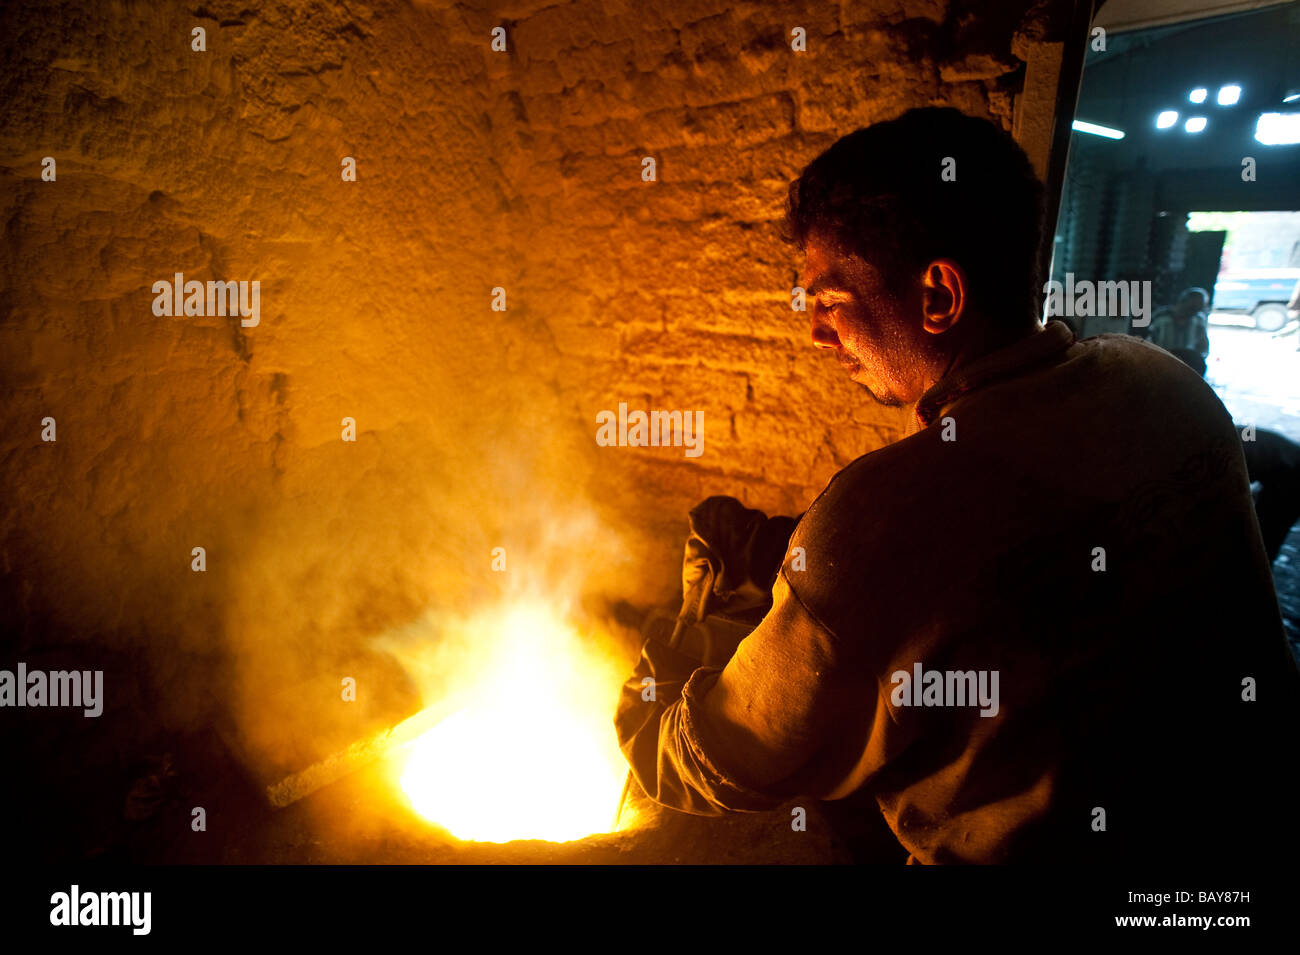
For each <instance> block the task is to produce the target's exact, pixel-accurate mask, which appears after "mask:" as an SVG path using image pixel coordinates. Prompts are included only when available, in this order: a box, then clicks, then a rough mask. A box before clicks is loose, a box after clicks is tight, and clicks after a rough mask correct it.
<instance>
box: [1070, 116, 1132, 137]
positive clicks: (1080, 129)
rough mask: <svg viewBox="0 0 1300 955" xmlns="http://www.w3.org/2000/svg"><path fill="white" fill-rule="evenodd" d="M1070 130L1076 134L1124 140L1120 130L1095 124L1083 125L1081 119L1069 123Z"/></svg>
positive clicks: (1122, 132)
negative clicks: (1089, 134) (1090, 134)
mask: <svg viewBox="0 0 1300 955" xmlns="http://www.w3.org/2000/svg"><path fill="white" fill-rule="evenodd" d="M1070 128H1071V129H1073V130H1074V131H1075V132H1077V133H1092V135H1094V136H1105V137H1106V138H1107V139H1123V138H1124V131H1123V130H1122V129H1112V128H1111V127H1109V126H1100V125H1098V124H1097V123H1085V122H1084V121H1083V120H1081V119H1076V120H1075V121H1074V122H1073V123H1071V124H1070Z"/></svg>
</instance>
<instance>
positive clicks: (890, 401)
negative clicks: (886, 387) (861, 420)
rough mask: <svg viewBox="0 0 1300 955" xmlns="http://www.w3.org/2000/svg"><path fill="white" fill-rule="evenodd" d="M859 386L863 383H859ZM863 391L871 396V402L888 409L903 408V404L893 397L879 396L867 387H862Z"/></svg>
mask: <svg viewBox="0 0 1300 955" xmlns="http://www.w3.org/2000/svg"><path fill="white" fill-rule="evenodd" d="M859 384H861V383H860V382H859ZM862 390H863V391H865V392H866V393H867V394H869V395H870V396H871V400H872V401H874V402H875V403H876V404H878V405H883V406H884V407H886V408H901V407H903V402H902V401H900V400H899V399H897V398H895V397H894V396H893V395H883V396H882V395H878V394H876V393H875V392H874V391H872V390H871V389H870V388H868V387H867V386H866V385H862Z"/></svg>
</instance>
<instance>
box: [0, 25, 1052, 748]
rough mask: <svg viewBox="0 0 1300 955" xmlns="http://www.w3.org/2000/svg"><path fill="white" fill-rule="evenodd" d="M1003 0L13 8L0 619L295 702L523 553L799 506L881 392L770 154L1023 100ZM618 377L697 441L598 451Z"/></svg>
mask: <svg viewBox="0 0 1300 955" xmlns="http://www.w3.org/2000/svg"><path fill="white" fill-rule="evenodd" d="M1028 7H1029V4H1028V2H1026V0H1015V2H1010V3H1005V4H1001V5H998V9H996V10H990V9H988V8H987V5H985V4H983V3H976V2H973V0H967V2H952V3H948V2H944V0H872V2H861V3H858V2H847V0H845V2H839V3H824V2H822V3H801V2H794V3H764V4H758V3H740V4H737V3H732V2H719V0H690V2H680V0H647V2H632V0H626V2H619V0H605V2H595V0H573V2H554V0H537V2H530V0H515V2H489V3H482V4H476V5H474V6H473V8H471V7H470V6H469V5H464V4H453V3H444V2H428V0H417V2H415V3H413V4H412V3H408V2H402V0H375V2H346V3H325V2H276V3H265V4H260V3H259V4H248V3H246V2H244V0H240V2H234V0H205V2H204V3H202V4H199V5H198V6H193V5H188V4H181V3H177V2H155V0H111V2H102V3H100V2H97V3H92V4H84V3H81V2H69V3H24V2H20V0H14V2H9V3H6V4H5V5H4V9H3V13H2V14H0V28H2V29H0V33H2V34H3V36H4V38H5V39H4V62H3V72H2V75H0V99H2V101H3V104H4V106H3V108H4V112H5V122H4V126H3V130H2V131H0V203H2V207H3V219H4V228H5V241H4V250H3V253H2V254H3V270H2V273H0V283H2V284H0V320H2V323H0V373H2V374H3V389H4V422H5V423H4V430H3V435H2V438H0V440H2V441H3V446H0V460H3V475H4V486H5V493H4V497H3V502H2V503H0V509H2V510H3V542H2V543H3V555H2V556H3V567H2V568H0V570H2V573H3V580H2V582H0V605H2V607H3V609H2V610H0V614H2V617H0V619H2V620H3V624H4V627H5V634H6V635H5V643H6V646H7V647H9V648H12V649H11V650H9V651H7V652H6V653H5V656H6V658H9V657H23V658H26V659H27V660H28V661H29V665H33V666H35V665H38V662H37V661H39V660H40V659H42V658H43V655H45V656H48V655H49V654H52V653H55V652H56V651H57V649H58V648H63V651H62V652H66V651H67V648H69V647H72V648H78V647H83V648H90V647H94V648H98V649H99V651H101V652H104V653H108V652H110V651H111V652H112V653H113V654H116V655H118V658H120V660H125V661H126V662H123V663H120V665H121V667H122V668H123V672H124V673H125V674H128V675H130V676H134V677H135V678H136V679H137V682H138V683H139V685H140V692H141V693H144V694H146V696H147V698H149V699H151V700H153V701H154V702H155V703H156V710H157V713H158V714H159V716H160V718H161V720H162V722H163V723H164V724H165V725H167V726H173V727H189V726H193V725H197V724H201V723H203V722H204V721H207V720H210V719H212V718H213V716H214V714H217V713H220V712H222V711H223V710H224V709H228V708H229V701H230V700H231V699H235V700H237V701H240V702H239V703H237V705H236V706H235V707H234V709H235V710H236V711H238V710H240V708H241V707H244V705H245V704H247V705H249V706H251V707H254V708H257V709H258V711H259V712H260V713H262V715H263V716H265V715H266V713H268V712H269V713H272V714H275V713H277V712H278V710H277V707H282V708H284V710H285V718H286V719H288V718H289V716H288V713H289V712H290V711H293V712H301V711H302V710H303V709H304V708H305V709H307V710H309V711H311V710H312V705H311V704H310V703H309V702H307V701H309V700H312V699H322V700H323V699H336V698H337V686H338V675H339V673H341V672H344V673H346V672H356V669H357V668H359V669H360V670H362V671H366V672H371V671H374V672H376V673H382V672H384V671H383V665H382V664H381V663H378V662H375V661H373V660H371V661H369V662H366V659H368V658H366V659H363V658H365V647H366V646H367V645H368V641H369V640H370V638H372V637H373V636H375V635H376V634H380V633H383V632H385V631H386V630H388V629H389V628H394V627H399V626H401V625H403V624H406V623H408V622H409V621H410V620H412V619H414V618H415V617H417V616H418V615H419V614H420V613H421V612H423V611H424V610H426V609H428V608H430V607H439V606H442V607H461V606H465V605H468V604H470V603H472V602H474V601H478V600H482V599H488V598H491V597H492V596H493V595H494V594H496V593H498V592H499V591H500V590H501V589H502V588H504V587H508V586H509V584H508V583H506V582H504V581H503V579H502V578H503V577H507V576H510V575H511V574H519V575H522V576H524V577H532V578H540V579H543V580H545V581H546V582H547V583H548V584H550V585H552V586H555V587H556V588H557V589H566V590H573V589H583V590H588V591H598V592H600V593H601V594H604V595H605V596H608V597H611V598H620V597H621V598H626V599H628V600H631V601H632V602H633V603H637V604H641V605H644V604H648V603H650V602H654V601H659V600H663V599H665V598H669V599H671V596H672V588H673V585H674V581H675V579H676V573H677V566H676V565H677V561H678V557H679V553H680V535H681V533H682V531H683V530H684V515H685V512H686V510H687V509H688V508H689V507H690V506H691V505H692V504H693V503H695V502H696V501H698V500H699V499H701V498H702V497H704V496H707V495H708V494H712V493H733V494H736V495H737V496H739V497H741V498H742V499H743V500H745V501H746V503H748V504H750V505H753V506H759V507H763V508H765V509H768V510H771V511H779V512H787V513H793V512H797V511H799V510H802V509H803V508H804V507H806V506H807V504H808V503H809V502H810V501H811V499H812V497H813V496H815V494H816V493H817V492H818V491H819V490H820V488H821V487H822V486H823V485H824V484H825V482H826V480H827V479H828V478H829V477H830V476H831V475H832V474H833V473H834V472H835V471H836V470H838V469H839V468H840V467H841V466H843V465H844V464H846V463H847V462H849V461H850V460H852V459H853V458H854V457H856V456H858V455H860V454H862V453H864V452H866V451H869V450H872V449H873V448H875V447H878V446H880V445H881V444H883V443H885V442H886V441H888V440H889V439H890V438H891V437H892V436H893V434H894V433H895V430H896V428H897V426H898V425H899V423H900V419H899V417H898V415H897V413H895V412H886V411H884V410H883V409H879V408H876V407H874V406H872V405H871V404H870V403H869V402H868V401H865V400H864V399H863V397H862V395H861V393H860V392H859V391H858V390H857V389H856V388H855V387H854V386H853V385H851V384H850V383H848V382H847V381H845V380H844V379H843V378H842V375H841V373H840V371H839V368H838V365H836V364H835V362H834V361H833V359H828V358H826V357H823V356H821V355H820V354H818V353H815V352H814V350H813V349H812V348H811V347H809V346H808V344H807V339H808V333H807V328H806V323H805V316H804V315H801V314H797V313H794V312H792V311H791V309H790V288H791V286H792V285H794V284H795V277H796V269H797V265H798V258H797V255H796V254H795V253H794V252H793V251H792V250H790V249H788V248H786V247H785V246H783V245H782V244H781V243H780V242H779V241H778V238H777V233H776V226H777V222H778V220H779V217H780V214H781V210H782V204H783V201H784V197H785V191H786V186H787V184H788V182H789V180H790V179H791V178H792V177H793V176H794V175H796V174H797V173H798V171H799V170H800V169H801V168H802V166H803V165H804V164H805V163H806V162H807V161H809V160H810V159H812V158H813V157H814V156H815V155H816V154H817V153H818V152H819V151H820V150H822V149H823V148H825V147H826V146H828V145H829V144H830V143H831V142H833V141H834V139H835V138H836V137H837V136H838V135H839V134H842V133H844V132H847V131H849V130H851V129H853V128H856V127H857V126H860V125H863V124H865V123H868V122H871V121H872V120H875V119H878V118H885V117H887V116H891V115H893V114H896V113H897V112H900V111H901V110H903V109H905V108H907V107H909V106H914V105H926V104H950V105H955V106H958V107H960V108H962V109H964V110H966V111H968V112H972V113H976V114H980V115H987V116H992V117H994V118H996V119H997V120H999V121H1000V122H1001V123H1002V124H1003V125H1004V126H1006V127H1007V128H1010V127H1011V125H1012V117H1013V110H1014V107H1015V96H1016V94H1017V92H1018V91H1019V83H1020V82H1021V79H1022V78H1023V70H1021V69H1020V66H1021V64H1020V61H1018V60H1017V59H1016V58H1015V57H1014V56H1013V55H1012V53H1011V48H1012V37H1013V34H1014V33H1015V32H1016V31H1017V30H1018V29H1025V28H1026V26H1025V25H1026V23H1027V24H1028V28H1030V29H1032V28H1033V26H1034V24H1035V23H1038V22H1040V21H1042V20H1044V19H1045V17H1046V15H1047V14H1048V13H1052V12H1053V11H1059V10H1060V8H1061V7H1062V4H1061V3H1059V2H1058V3H1048V4H1045V5H1040V7H1039V8H1036V9H1035V10H1034V11H1032V12H1029V13H1026V10H1027V8H1028ZM495 26H504V27H505V28H506V32H507V38H508V45H509V50H508V52H506V53H500V52H494V51H492V50H491V48H490V43H491V36H490V32H491V30H492V28H493V27H495ZM796 26H801V27H803V28H804V29H805V30H806V33H807V52H805V53H794V52H792V51H791V49H790V36H791V32H790V31H791V30H792V28H794V27H796ZM195 27H203V28H204V29H205V30H206V51H205V52H195V51H194V50H192V48H191V44H192V34H191V31H192V30H193V28H195ZM47 156H49V157H53V158H54V159H55V160H56V163H57V179H56V180H55V181H53V182H49V181H43V179H42V160H43V158H44V157H47ZM348 156H350V157H354V158H355V159H356V169H357V181H355V182H345V181H343V179H342V177H341V174H340V173H341V160H342V159H343V157H348ZM645 156H652V157H654V158H655V159H656V161H657V164H658V181H657V182H653V183H648V182H644V181H642V177H641V171H642V165H641V160H642V157H645ZM176 272H183V273H184V274H185V277H186V278H187V279H198V280H201V281H207V280H258V281H260V283H261V303H260V306H261V314H260V323H259V324H258V325H257V326H256V327H244V326H243V325H242V324H241V323H240V321H239V319H238V318H231V317H219V316H218V317H206V316H180V317H167V316H157V315H155V314H154V312H153V310H152V307H151V306H152V303H153V300H154V294H153V292H152V291H151V287H152V285H153V283H154V282H156V281H158V280H170V279H171V277H172V276H173V274H174V273H176ZM494 287H501V288H504V289H505V290H506V296H507V298H506V310H505V311H504V312H499V311H493V310H492V308H491V303H492V289H493V288H494ZM620 401H626V402H627V403H628V405H629V407H630V408H632V409H636V408H647V409H648V408H660V409H678V410H699V411H702V412H703V414H704V453H703V455H702V456H701V457H699V458H687V457H686V456H685V455H684V453H683V449H681V448H646V449H636V448H599V447H597V446H596V444H595V441H594V434H595V415H596V413H597V412H598V411H600V410H604V409H611V410H616V409H617V407H618V403H619V402H620ZM46 417H52V418H54V419H56V422H57V440H56V441H54V442H47V441H43V440H42V437H41V433H42V424H41V422H42V419H44V418H46ZM345 417H351V418H354V419H355V421H356V423H357V424H356V427H357V433H358V439H357V440H356V441H355V442H345V441H343V440H342V439H341V432H342V424H341V422H342V419H343V418H345ZM196 546H202V547H204V548H206V552H207V570H206V572H204V573H196V572H194V571H192V569H191V560H192V557H191V550H192V548H193V547H196ZM495 546H505V547H506V548H507V552H508V554H509V555H510V560H511V561H512V563H511V565H510V566H511V570H510V572H509V574H507V575H501V574H494V573H493V572H492V571H491V568H490V560H491V558H490V552H491V549H492V548H493V547H495ZM81 659H85V658H84V657H82V658H81ZM6 665H7V664H6ZM80 665H83V666H87V665H90V664H89V663H82V664H80ZM349 667H351V668H353V669H352V670H349ZM367 667H369V668H370V670H366V668H367ZM377 682H381V683H384V684H385V685H387V684H388V683H389V682H391V681H377ZM285 687H293V688H297V689H295V692H294V694H291V695H290V697H289V698H287V699H288V702H281V703H275V702H271V701H273V700H275V699H282V698H285V692H284V688H285ZM304 688H305V689H304ZM385 693H389V694H397V695H398V696H400V695H401V694H400V693H399V692H398V691H397V690H386V691H383V692H380V691H376V693H372V694H370V695H369V696H368V697H364V698H368V699H370V700H376V697H380V698H381V699H379V700H378V701H377V702H375V703H374V706H375V707H376V709H375V710H374V711H372V715H373V713H374V712H378V711H380V710H383V709H384V707H385V706H389V705H391V704H392V703H393V700H392V699H389V698H387V697H385ZM277 694H278V696H277ZM127 698H128V697H127V695H126V694H122V695H119V697H118V699H127ZM109 705H110V707H111V706H112V705H113V701H112V699H110V700H109ZM321 719H325V718H324V717H321ZM345 729H347V728H345ZM272 735H273V734H272ZM255 743H257V745H265V746H274V745H275V744H274V740H273V739H270V738H268V739H262V740H258V741H255Z"/></svg>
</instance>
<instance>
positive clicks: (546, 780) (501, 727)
mask: <svg viewBox="0 0 1300 955" xmlns="http://www.w3.org/2000/svg"><path fill="white" fill-rule="evenodd" d="M467 629H468V630H469V631H470V632H471V633H474V634H475V635H476V638H475V644H474V646H473V649H472V650H471V651H470V652H469V654H468V657H467V658H466V659H465V660H463V661H461V666H460V667H459V668H458V669H459V670H463V674H461V673H458V674H457V677H458V678H457V679H455V680H454V681H453V682H454V683H455V684H456V685H457V686H458V687H461V686H464V685H465V684H469V686H468V689H464V690H463V691H458V692H457V693H456V694H455V699H454V700H453V701H450V702H451V708H452V709H453V710H454V712H452V714H451V715H450V716H448V717H446V718H445V719H443V720H442V721H441V722H439V723H438V724H437V725H436V726H434V727H433V728H432V729H430V730H428V731H427V732H425V733H424V734H423V735H421V736H420V737H418V738H417V739H416V740H414V741H413V742H412V743H410V744H409V747H408V753H407V756H406V761H405V765H404V767H403V768H402V772H401V787H402V791H403V792H404V793H405V794H406V796H407V798H408V799H409V800H410V802H411V806H412V808H414V809H415V811H416V812H418V813H419V814H420V815H421V816H423V817H424V818H426V819H428V820H430V821H431V822H434V823H437V824H438V825H440V826H442V827H443V828H445V829H447V830H448V831H449V832H451V833H452V835H454V836H456V837H458V838H460V839H465V840H472V841H478V842H509V841H512V840H515V839H542V840H546V841H549V842H567V841H569V840H572V839H581V838H583V837H584V836H588V835H592V834H594V833H598V832H608V831H610V830H611V829H613V827H614V813H615V811H616V809H617V805H618V799H619V794H620V793H621V791H622V787H623V781H624V778H625V776H626V773H627V764H626V763H625V762H624V760H623V756H622V754H621V753H620V752H619V750H618V743H617V740H616V739H615V736H614V728H613V713H614V703H615V700H616V697H617V693H618V688H619V684H620V681H621V680H620V674H619V670H618V668H617V667H615V666H614V665H612V664H611V662H610V661H608V660H607V659H605V658H604V657H603V656H602V655H601V653H600V652H599V650H598V649H597V648H596V646H595V644H594V643H593V642H592V641H591V640H584V639H582V638H581V637H580V635H579V633H578V632H577V631H576V630H575V629H574V628H573V627H571V626H570V625H568V624H567V623H566V622H565V621H563V620H562V619H561V618H560V617H559V616H558V615H557V614H556V613H554V612H553V611H551V610H549V609H548V608H547V607H546V606H545V605H544V604H542V603H541V602H531V603H523V604H518V605H515V606H512V607H510V608H508V609H506V610H503V611H499V612H496V613H492V614H488V615H484V616H482V617H480V618H477V619H475V620H473V621H471V622H470V623H469V624H468V625H467Z"/></svg>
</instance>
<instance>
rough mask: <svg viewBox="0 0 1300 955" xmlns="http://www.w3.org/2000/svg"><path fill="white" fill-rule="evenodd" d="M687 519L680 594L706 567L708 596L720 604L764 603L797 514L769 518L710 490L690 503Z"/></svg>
mask: <svg viewBox="0 0 1300 955" xmlns="http://www.w3.org/2000/svg"><path fill="white" fill-rule="evenodd" d="M690 522H691V533H690V536H689V537H688V538H687V540H686V551H685V554H684V556H683V558H682V596H683V599H687V598H689V597H690V596H691V594H692V591H693V590H695V589H696V588H697V587H698V586H699V585H700V583H701V582H702V581H703V580H704V578H705V577H706V576H707V575H708V574H709V573H710V571H712V574H713V587H712V592H711V594H710V595H709V599H712V598H717V600H719V601H721V603H722V606H723V608H724V609H726V610H729V611H738V610H744V609H748V608H750V607H755V606H758V605H760V604H762V603H764V602H765V601H766V600H767V599H768V598H769V596H770V594H771V592H772V583H773V581H774V580H775V579H776V574H777V571H778V570H779V569H780V567H781V558H782V557H783V556H784V555H785V549H786V545H787V544H788V543H789V540H790V534H791V533H792V532H793V531H794V526H795V524H797V523H798V518H793V517H772V518H769V517H768V516H767V515H766V514H764V513H763V512H762V511H757V510H753V509H751V508H747V507H745V506H744V505H743V504H741V503H740V502H739V501H738V500H736V499H735V498H734V497H726V496H715V497H710V498H707V499H705V500H704V501H701V502H700V503H699V504H697V505H695V507H693V508H692V509H691V513H690Z"/></svg>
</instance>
